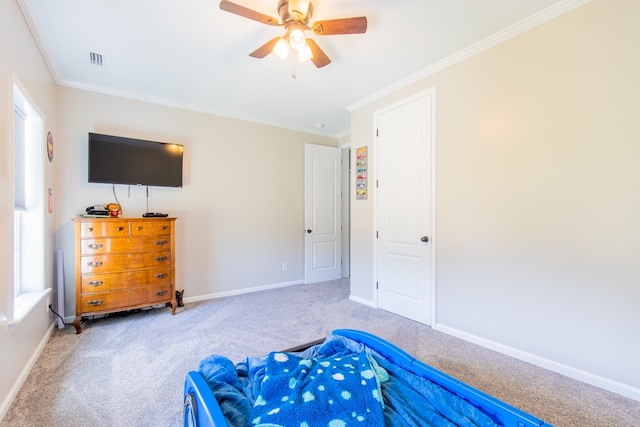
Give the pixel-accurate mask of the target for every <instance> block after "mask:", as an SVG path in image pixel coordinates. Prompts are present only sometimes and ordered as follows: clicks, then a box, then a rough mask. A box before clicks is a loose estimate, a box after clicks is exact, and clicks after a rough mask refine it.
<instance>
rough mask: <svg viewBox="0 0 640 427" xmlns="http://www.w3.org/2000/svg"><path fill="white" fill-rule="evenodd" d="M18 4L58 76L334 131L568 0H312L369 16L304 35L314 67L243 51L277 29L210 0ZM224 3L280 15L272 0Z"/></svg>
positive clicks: (31, 0) (132, 94) (335, 10)
mask: <svg viewBox="0 0 640 427" xmlns="http://www.w3.org/2000/svg"><path fill="white" fill-rule="evenodd" d="M18 2H19V3H20V5H21V7H22V9H23V12H24V14H25V16H26V18H27V21H28V22H29V25H30V26H31V28H32V31H33V32H34V35H35V38H36V40H37V42H38V44H39V45H40V48H41V49H42V51H43V55H44V57H45V60H46V61H47V63H48V66H49V68H50V70H51V73H52V75H53V78H54V79H55V80H56V82H57V83H59V84H61V85H66V86H71V87H77V88H83V89H88V90H93V91H97V92H102V93H109V94H114V95H120V96H125V97H129V98H134V99H140V100H145V101H151V102H157V103H161V104H165V105H172V106H178V107H184V108H188V109H193V110H197V111H204V112H209V113H214V114H219V115H223V116H227V117H236V118H241V119H247V120H251V121H256V122H260V123H267V124H273V125H276V126H281V127H286V128H290V129H296V130H302V131H307V132H312V133H317V134H322V135H327V136H334V137H335V136H339V135H341V134H344V133H348V129H349V126H350V119H349V114H350V113H349V111H347V109H346V108H345V107H346V106H348V105H351V104H353V103H357V102H359V101H360V100H362V99H365V98H366V97H369V96H370V95H371V94H373V93H376V92H379V91H382V90H384V89H385V88H388V87H390V86H391V85H393V84H395V83H396V82H398V81H401V80H403V79H407V78H409V77H410V76H412V75H415V74H416V73H420V72H421V71H422V70H425V69H429V67H432V66H433V64H435V63H438V62H441V61H442V60H444V59H445V58H448V57H450V56H451V55H454V54H456V53H457V52H460V51H462V50H463V49H465V48H467V47H469V46H471V45H474V43H477V42H479V41H481V40H486V39H487V38H488V37H491V36H492V35H494V34H496V33H505V32H506V31H508V29H509V28H514V27H513V26H514V25H515V26H516V27H518V25H523V22H529V21H530V20H531V18H530V17H532V16H541V15H545V14H547V15H548V14H549V11H551V10H558V9H561V8H563V7H564V8H566V4H567V3H576V0H564V1H559V0H393V1H390V0H315V1H314V2H313V4H314V8H315V12H314V16H313V18H312V20H311V21H312V22H313V21H316V20H325V19H335V18H347V17H352V16H366V17H367V19H368V30H367V32H366V34H358V35H335V36H322V37H319V36H313V38H314V39H315V40H316V42H317V43H318V44H319V45H320V47H321V48H322V49H323V50H324V51H325V53H326V54H327V55H328V56H329V58H331V60H332V63H331V64H329V65H328V66H326V67H324V68H321V69H317V68H315V66H314V65H313V64H312V63H311V62H305V63H299V64H295V63H294V62H292V61H291V60H286V61H285V60H282V59H279V58H278V57H276V56H275V55H273V54H271V55H269V56H267V57H266V58H264V59H254V58H251V57H249V53H250V52H252V51H253V50H255V49H256V48H258V47H259V46H261V45H262V44H264V43H266V42H267V41H268V40H270V39H271V38H273V37H276V36H278V35H280V34H282V33H283V32H284V30H283V29H282V28H277V27H270V26H267V25H263V24H260V23H258V22H256V21H252V20H249V19H246V18H242V17H239V16H237V15H233V14H230V13H228V12H224V11H222V10H220V8H219V1H218V0H133V1H132V0H55V1H51V0H18ZM234 2H235V3H238V4H241V5H243V6H245V7H248V8H251V9H254V10H257V11H259V12H261V13H264V14H267V15H269V16H273V17H276V18H277V17H278V13H277V3H278V0H234ZM518 23H519V24H518ZM90 52H96V53H99V54H101V55H102V56H103V65H102V67H99V66H96V65H92V64H91V62H90V55H89V53H90ZM294 72H295V74H296V78H295V79H294V78H292V74H293V73H294ZM320 125H322V127H320Z"/></svg>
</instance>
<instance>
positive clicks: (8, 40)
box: [0, 0, 57, 418]
mask: <svg viewBox="0 0 640 427" xmlns="http://www.w3.org/2000/svg"><path fill="white" fill-rule="evenodd" d="M0 40H1V41H2V42H1V43H0V200H1V203H0V242H2V243H3V244H2V247H1V248H0V364H1V365H2V369H0V418H2V416H3V415H4V412H5V411H6V409H7V408H8V404H9V403H10V401H11V399H12V397H13V395H14V394H15V393H16V392H17V388H16V387H17V385H19V382H20V381H21V379H23V378H24V377H25V376H26V375H27V374H28V369H29V367H30V363H32V362H33V361H34V360H35V357H36V356H37V352H38V348H39V346H41V345H44V340H46V336H47V331H48V330H49V328H50V327H51V325H52V322H53V318H52V317H51V315H50V314H49V313H47V309H46V300H44V301H42V302H41V304H40V306H38V307H37V308H36V309H35V310H34V311H33V312H32V313H31V314H30V315H28V316H27V317H26V318H25V319H24V320H23V321H22V322H21V323H20V324H19V325H17V326H16V327H15V329H13V328H12V329H10V328H9V327H8V325H7V323H6V318H8V317H9V316H10V313H11V309H12V304H13V296H12V291H11V289H12V286H13V285H12V283H13V278H12V270H13V268H12V262H13V253H12V247H13V246H12V244H11V242H12V241H13V187H12V182H13V180H12V177H11V174H12V172H11V171H12V165H11V159H12V115H13V95H12V92H13V85H14V83H16V84H19V85H20V88H21V90H22V91H23V93H24V94H25V95H26V96H27V97H28V98H29V101H30V102H31V103H32V105H33V106H34V107H36V108H37V109H38V111H39V113H40V114H41V115H42V117H43V118H44V120H45V133H46V132H48V131H51V132H52V133H53V134H54V135H55V134H56V133H57V127H56V108H55V107H56V105H55V102H56V96H55V95H56V87H55V85H54V83H53V80H52V79H51V76H50V75H49V71H48V70H47V67H46V66H45V63H44V61H43V60H42V57H41V55H40V52H39V50H38V48H37V46H36V44H35V43H34V41H33V39H32V37H31V33H30V32H29V29H28V27H27V25H26V23H25V21H24V18H23V16H22V13H21V11H20V8H19V7H18V5H17V3H16V1H15V0H9V1H3V2H0ZM42 143H43V146H44V143H45V141H44V140H43V142H42ZM45 156H46V155H45ZM43 161H44V164H45V166H44V174H45V182H44V188H45V191H46V189H47V188H52V189H53V190H54V191H55V190H56V187H55V186H54V182H53V176H54V167H55V164H53V163H51V164H50V163H49V162H48V161H47V160H44V159H43ZM43 202H44V206H47V204H46V200H44V201H43ZM54 216H55V215H54V214H53V213H52V214H48V213H47V214H45V221H44V230H45V241H44V244H45V254H46V258H45V277H44V281H45V283H44V286H45V287H51V286H52V283H53V274H54V272H53V254H54V250H55V228H54Z"/></svg>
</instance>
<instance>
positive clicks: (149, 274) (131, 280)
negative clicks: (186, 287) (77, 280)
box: [82, 267, 171, 294]
mask: <svg viewBox="0 0 640 427" xmlns="http://www.w3.org/2000/svg"><path fill="white" fill-rule="evenodd" d="M170 282H171V268H168V267H165V268H155V269H153V270H138V271H128V272H119V273H108V274H90V275H84V276H82V293H83V294H85V293H89V292H100V291H110V290H113V289H123V288H131V287H138V286H145V285H158V284H163V283H170Z"/></svg>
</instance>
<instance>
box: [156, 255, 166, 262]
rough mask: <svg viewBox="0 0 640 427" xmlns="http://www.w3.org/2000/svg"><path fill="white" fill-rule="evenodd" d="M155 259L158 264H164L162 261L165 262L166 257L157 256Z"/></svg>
mask: <svg viewBox="0 0 640 427" xmlns="http://www.w3.org/2000/svg"><path fill="white" fill-rule="evenodd" d="M155 259H156V261H158V262H164V261H166V260H167V257H166V256H157V257H156V258H155Z"/></svg>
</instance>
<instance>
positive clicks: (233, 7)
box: [220, 0, 280, 26]
mask: <svg viewBox="0 0 640 427" xmlns="http://www.w3.org/2000/svg"><path fill="white" fill-rule="evenodd" d="M220 9H222V10H224V11H225V12H230V13H233V14H236V15H239V16H242V17H244V18H249V19H253V20H254V21H258V22H261V23H263V24H267V25H276V26H278V25H280V22H279V21H278V20H277V19H275V18H272V17H270V16H268V15H265V14H263V13H260V12H256V11H255V10H253V9H249V8H248V7H244V6H240V5H239V4H236V3H233V2H230V1H227V0H222V1H221V2H220Z"/></svg>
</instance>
